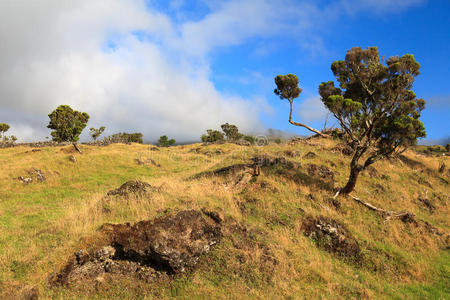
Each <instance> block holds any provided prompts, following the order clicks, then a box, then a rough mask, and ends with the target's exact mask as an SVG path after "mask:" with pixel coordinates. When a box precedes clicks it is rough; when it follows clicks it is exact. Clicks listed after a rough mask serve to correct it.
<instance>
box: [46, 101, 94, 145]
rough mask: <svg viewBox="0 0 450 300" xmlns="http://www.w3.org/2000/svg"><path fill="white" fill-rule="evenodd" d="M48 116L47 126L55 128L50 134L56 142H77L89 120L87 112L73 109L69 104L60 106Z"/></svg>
mask: <svg viewBox="0 0 450 300" xmlns="http://www.w3.org/2000/svg"><path fill="white" fill-rule="evenodd" d="M48 117H49V118H50V123H49V124H48V126H47V128H50V129H53V131H52V132H51V133H50V134H51V135H52V137H53V140H54V141H56V142H74V143H76V142H77V141H78V140H79V137H80V134H81V132H82V131H83V129H84V128H85V127H86V125H87V122H88V120H89V115H88V114H87V113H85V112H83V113H82V112H79V111H76V110H73V109H72V108H71V107H70V106H69V105H60V106H58V107H57V108H56V109H55V110H54V111H53V112H52V113H50V114H49V115H48Z"/></svg>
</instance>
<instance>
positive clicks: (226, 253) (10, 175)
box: [0, 139, 450, 299]
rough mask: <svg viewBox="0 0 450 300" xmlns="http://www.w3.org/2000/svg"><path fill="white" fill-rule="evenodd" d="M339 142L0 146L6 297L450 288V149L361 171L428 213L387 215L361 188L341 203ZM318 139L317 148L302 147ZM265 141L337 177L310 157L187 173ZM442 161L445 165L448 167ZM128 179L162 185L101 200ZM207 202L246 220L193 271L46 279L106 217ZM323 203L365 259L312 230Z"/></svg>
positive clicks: (272, 149)
mask: <svg viewBox="0 0 450 300" xmlns="http://www.w3.org/2000/svg"><path fill="white" fill-rule="evenodd" d="M336 143H337V142H335V141H332V140H322V139H318V140H311V141H310V142H308V143H304V142H303V143H297V144H294V145H286V144H280V145H279V144H270V145H268V146H265V147H256V146H255V147H246V146H238V145H234V144H223V145H208V146H202V145H201V144H195V145H188V146H176V147H170V148H160V150H159V151H157V150H154V149H153V150H152V148H153V146H148V145H138V144H133V145H122V144H115V145H110V146H107V147H94V146H83V145H82V146H81V149H82V151H83V154H82V155H80V154H78V153H75V152H74V151H73V147H71V146H67V147H63V148H60V147H48V148H41V151H36V152H32V151H31V149H32V148H28V147H16V148H9V149H1V150H0V164H1V166H2V167H1V170H0V182H1V189H0V270H1V273H0V298H9V297H12V296H17V297H22V296H23V295H25V294H26V293H28V292H29V290H30V289H31V288H32V287H35V288H36V289H37V290H38V291H39V295H40V297H41V298H44V299H45V298H64V299H67V298H77V299H78V298H105V299H112V298H123V299H130V298H149V299H152V298H155V299H156V298H158V299H161V298H162V299H164V298H171V297H177V298H182V299H183V298H185V299H192V298H209V299H210V298H219V299H224V298H234V299H236V298H238V299H239V298H241V299H243V298H246V299H248V298H254V299H268V298H272V299H277V298H286V299H299V298H300V299H301V298H308V299H311V298H313V299H314V298H317V299H321V298H323V299H331V298H371V299H380V298H395V299H425V298H427V299H449V298H450V289H449V286H450V275H449V274H450V254H449V238H448V231H449V226H450V219H449V200H450V199H449V195H450V185H449V181H450V176H449V174H450V173H449V171H448V167H449V166H450V161H449V158H448V157H442V156H441V157H437V156H424V155H422V154H420V153H417V152H415V151H411V150H409V151H407V152H406V153H405V154H404V157H403V158H402V159H401V160H400V159H396V160H393V161H381V162H378V163H376V164H375V165H374V168H373V169H371V170H370V171H369V172H366V173H364V174H363V175H362V176H361V177H360V179H359V182H358V184H357V187H356V190H355V192H354V193H353V194H354V195H355V196H358V197H359V198H360V199H362V200H364V201H367V202H369V203H371V204H373V205H375V206H377V207H381V208H384V209H388V210H394V211H410V212H412V213H414V214H415V216H416V217H415V218H416V220H419V221H420V222H418V223H408V222H403V221H402V220H399V219H391V220H388V221H385V220H384V218H383V216H381V215H380V214H379V213H377V212H374V211H371V210H369V209H368V208H367V207H365V206H363V205H361V204H359V203H357V202H356V201H354V200H353V199H351V198H350V197H347V198H344V197H340V198H338V201H339V203H337V202H336V201H332V200H331V199H330V198H331V197H332V196H333V185H334V187H338V186H342V185H343V184H344V183H345V181H346V178H347V176H348V162H349V160H350V157H349V156H345V155H343V154H342V153H339V152H336V151H331V149H332V148H333V147H334V146H335V144H336ZM308 152H313V153H314V154H316V156H315V157H312V156H313V155H308V156H307V158H304V155H305V154H307V153H308ZM261 154H268V155H270V156H272V157H280V156H283V157H286V159H288V160H289V161H292V162H297V163H299V164H300V165H301V166H306V165H307V164H315V165H319V166H320V165H323V166H326V167H327V168H329V169H330V170H332V171H333V172H334V173H335V174H334V182H331V183H330V182H327V183H324V182H322V181H321V180H319V179H315V178H313V177H311V176H309V175H308V174H307V172H306V171H305V170H304V169H302V167H300V168H299V169H295V170H293V171H289V172H288V171H286V169H285V168H284V167H283V165H277V166H273V167H268V168H265V169H263V170H262V173H261V175H260V176H258V177H256V178H255V179H254V180H252V181H250V182H248V183H245V184H244V185H242V186H236V185H234V181H235V178H232V177H231V178H229V177H224V178H222V177H211V176H202V177H199V178H195V179H189V178H190V177H191V176H194V175H196V174H198V173H200V172H204V171H211V170H215V169H218V168H220V167H226V166H229V165H232V164H236V163H247V162H249V159H250V158H251V157H254V156H257V155H261ZM71 155H73V156H75V157H76V162H75V163H74V162H72V161H70V160H69V157H70V156H71ZM310 156H311V157H310ZM308 157H309V158H308ZM136 159H140V160H141V161H146V162H147V161H148V162H149V163H148V164H143V165H142V164H138V163H137V162H136ZM148 159H152V160H153V161H154V162H155V163H156V164H159V165H160V166H159V167H158V166H156V165H154V164H152V163H150V161H149V160H148ZM442 162H445V163H446V165H447V169H445V170H444V171H443V172H438V169H439V165H440V163H442ZM32 168H35V169H39V170H41V172H42V173H43V174H44V176H45V177H46V181H44V182H32V183H31V184H24V183H22V182H21V181H19V180H17V178H18V177H19V176H28V173H27V172H28V171H29V170H30V169H32ZM131 179H139V180H142V181H146V182H148V183H150V184H151V185H152V186H155V187H157V188H158V191H157V192H154V193H152V195H151V196H150V197H144V198H135V199H118V200H117V201H105V200H104V196H105V194H106V193H107V191H109V190H111V189H114V188H117V187H118V186H120V185H121V184H122V183H124V182H125V181H127V180H131ZM203 207H206V208H207V209H210V210H214V211H218V212H220V213H221V214H222V215H223V216H224V217H225V219H228V220H233V222H235V224H239V226H240V228H245V230H244V229H243V230H234V231H233V230H230V234H228V235H226V236H225V237H224V238H223V240H222V241H221V243H220V244H219V245H218V246H217V247H216V248H214V250H213V251H212V252H210V253H209V254H207V255H206V257H204V258H203V259H202V261H201V263H200V265H199V268H198V269H197V270H196V271H195V272H194V273H192V274H187V275H184V276H180V277H177V278H175V279H173V280H167V281H163V282H158V283H157V284H156V283H145V282H139V281H136V280H127V279H124V280H122V281H119V282H109V281H104V282H98V283H96V284H95V285H94V286H91V287H87V288H82V289H77V288H68V289H63V288H54V289H50V288H48V285H47V278H48V276H49V274H50V273H52V272H54V271H56V270H58V269H59V268H61V267H62V266H63V265H64V263H65V262H66V261H67V258H68V257H69V256H71V255H72V254H73V253H74V252H75V251H77V250H79V249H81V247H84V246H86V245H89V241H90V239H92V237H93V236H95V234H96V232H97V229H98V228H99V227H100V226H101V225H102V224H104V223H108V222H109V223H123V222H135V221H139V220H146V219H151V218H154V217H155V216H159V215H162V214H164V213H167V212H171V211H178V210H183V209H201V208H203ZM319 215H320V216H324V217H329V218H332V219H334V220H337V221H338V222H341V223H342V224H344V225H345V226H346V228H347V229H348V230H349V232H350V233H351V234H352V235H353V236H354V238H355V239H356V240H357V242H358V244H359V246H360V247H361V249H362V255H363V257H364V259H363V260H361V261H359V262H354V261H351V260H349V259H346V258H345V257H339V256H338V255H336V254H333V253H329V252H327V251H325V250H323V248H319V247H318V246H317V244H316V243H315V241H314V240H313V239H311V238H310V237H307V236H305V234H304V230H303V229H302V228H303V227H302V224H303V223H304V222H305V220H306V219H308V218H311V217H312V218H313V217H316V216H319ZM425 222H427V223H425ZM426 224H428V225H426ZM434 227H435V228H437V230H438V231H437V232H436V231H435V230H433V229H430V228H434Z"/></svg>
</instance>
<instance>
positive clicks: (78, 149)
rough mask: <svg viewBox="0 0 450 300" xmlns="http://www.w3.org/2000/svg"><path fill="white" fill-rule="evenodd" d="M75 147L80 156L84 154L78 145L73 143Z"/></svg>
mask: <svg viewBox="0 0 450 300" xmlns="http://www.w3.org/2000/svg"><path fill="white" fill-rule="evenodd" d="M72 145H73V147H74V148H75V150H77V151H78V152H79V153H80V154H83V153H82V152H81V150H80V148H78V146H77V143H72Z"/></svg>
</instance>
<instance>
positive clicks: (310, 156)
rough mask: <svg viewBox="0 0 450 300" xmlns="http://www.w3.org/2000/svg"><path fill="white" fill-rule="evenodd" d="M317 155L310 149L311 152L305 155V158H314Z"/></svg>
mask: <svg viewBox="0 0 450 300" xmlns="http://www.w3.org/2000/svg"><path fill="white" fill-rule="evenodd" d="M316 156H317V154H315V153H314V152H311V151H310V152H308V153H306V154H305V155H303V158H314V157H316Z"/></svg>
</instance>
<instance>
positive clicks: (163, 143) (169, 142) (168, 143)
mask: <svg viewBox="0 0 450 300" xmlns="http://www.w3.org/2000/svg"><path fill="white" fill-rule="evenodd" d="M158 144H159V145H160V146H161V147H169V146H171V145H173V144H175V140H174V139H170V140H169V138H168V137H167V135H163V136H160V137H159V140H158Z"/></svg>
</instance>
